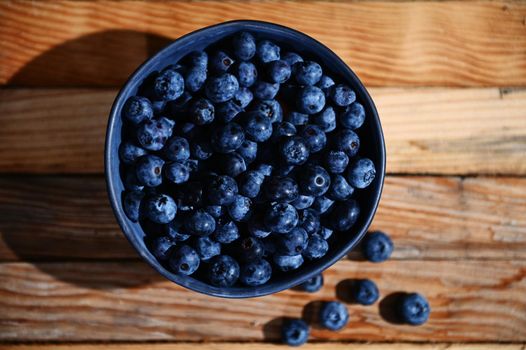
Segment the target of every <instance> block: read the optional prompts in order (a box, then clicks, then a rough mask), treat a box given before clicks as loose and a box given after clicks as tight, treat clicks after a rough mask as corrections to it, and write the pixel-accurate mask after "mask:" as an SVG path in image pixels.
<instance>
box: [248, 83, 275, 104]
mask: <svg viewBox="0 0 526 350" xmlns="http://www.w3.org/2000/svg"><path fill="white" fill-rule="evenodd" d="M278 91H279V83H268V82H266V81H263V80H257V81H256V82H255V83H254V85H253V86H252V92H253V93H254V96H255V97H257V98H258V99H260V100H272V99H273V98H274V97H276V95H277V94H278Z"/></svg>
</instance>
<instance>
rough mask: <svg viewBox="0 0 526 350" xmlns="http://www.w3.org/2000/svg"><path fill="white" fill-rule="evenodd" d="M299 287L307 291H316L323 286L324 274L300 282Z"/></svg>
mask: <svg viewBox="0 0 526 350" xmlns="http://www.w3.org/2000/svg"><path fill="white" fill-rule="evenodd" d="M298 287H299V288H300V289H301V290H304V291H305V292H308V293H316V292H318V291H319V290H320V289H321V287H323V275H322V274H321V273H320V274H317V275H315V276H314V277H311V278H309V279H308V280H306V281H305V282H303V283H302V284H300V285H299V286H298Z"/></svg>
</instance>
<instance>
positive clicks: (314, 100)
mask: <svg viewBox="0 0 526 350" xmlns="http://www.w3.org/2000/svg"><path fill="white" fill-rule="evenodd" d="M296 105H297V107H298V110H299V111H300V112H302V113H306V114H316V113H318V112H320V111H321V110H322V109H323V107H324V106H325V95H324V94H323V91H321V90H320V88H317V87H315V86H306V87H305V88H303V89H301V90H300V91H299V93H298V97H297V99H296Z"/></svg>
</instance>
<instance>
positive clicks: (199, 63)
mask: <svg viewBox="0 0 526 350" xmlns="http://www.w3.org/2000/svg"><path fill="white" fill-rule="evenodd" d="M188 61H189V62H190V64H191V65H192V66H195V67H202V68H206V67H207V66H208V55H207V54H206V52H204V51H193V52H191V53H190V54H189V55H188Z"/></svg>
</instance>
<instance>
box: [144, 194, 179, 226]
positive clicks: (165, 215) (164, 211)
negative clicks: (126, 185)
mask: <svg viewBox="0 0 526 350" xmlns="http://www.w3.org/2000/svg"><path fill="white" fill-rule="evenodd" d="M176 213H177V205H176V204H175V202H174V200H173V199H172V197H170V196H167V195H165V194H157V195H154V196H152V197H149V198H147V199H146V200H145V214H146V216H147V217H148V219H150V220H151V221H153V222H155V223H158V224H167V223H169V222H170V221H172V220H173V219H174V218H175V214H176Z"/></svg>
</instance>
